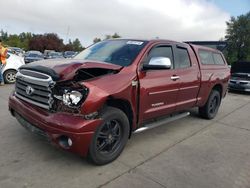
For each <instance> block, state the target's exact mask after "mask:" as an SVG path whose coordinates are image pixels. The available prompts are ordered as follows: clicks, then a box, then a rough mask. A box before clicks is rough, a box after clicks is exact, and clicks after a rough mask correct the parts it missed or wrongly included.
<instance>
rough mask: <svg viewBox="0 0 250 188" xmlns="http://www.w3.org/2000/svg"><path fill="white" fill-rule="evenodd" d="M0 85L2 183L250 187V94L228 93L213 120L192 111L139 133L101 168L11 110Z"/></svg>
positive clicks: (9, 187)
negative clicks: (30, 127)
mask: <svg viewBox="0 0 250 188" xmlns="http://www.w3.org/2000/svg"><path fill="white" fill-rule="evenodd" d="M12 89H13V85H5V86H1V87H0V187H1V188H16V187H17V188H22V187H25V188H26V187H35V188H40V187H41V188H47V187H48V188H50V187H51V188H64V187H66V188H78V187H81V188H88V187H107V188H110V187H114V188H116V187H119V188H127V187H128V188H134V187H143V188H144V187H146V188H147V187H148V188H154V187H156V188H157V187H159V188H160V187H167V188H182V187H183V188H189V187H190V188H224V187H225V188H231V187H232V188H247V187H248V188H249V187H250V95H247V94H243V93H229V94H228V95H227V97H226V98H225V99H224V100H223V102H222V105H221V108H220V110H219V112H218V115H217V117H216V118H215V119H214V120H204V119H201V118H199V116H198V114H197V109H192V110H191V115H190V116H188V117H185V118H183V119H179V120H177V121H175V122H172V123H169V124H166V125H163V126H161V127H158V128H155V129H152V130H148V131H145V132H142V133H139V134H134V135H133V136H132V138H131V139H130V140H129V142H128V143H127V146H126V148H125V150H124V151H123V153H122V154H121V156H120V157H119V158H118V159H117V160H116V161H114V162H113V163H111V164H108V165H105V166H94V165H92V164H89V163H87V161H86V160H85V159H83V158H81V157H79V156H77V155H74V154H72V153H68V152H66V151H63V150H61V149H59V148H56V147H54V146H51V145H50V144H48V143H47V142H44V141H43V140H42V139H40V138H39V137H37V136H35V135H32V134H31V133H29V132H28V131H26V130H25V129H24V128H23V127H21V126H20V125H19V123H18V122H17V121H16V119H15V118H13V117H12V116H11V115H10V113H9V112H8V96H9V93H10V92H11V90H12Z"/></svg>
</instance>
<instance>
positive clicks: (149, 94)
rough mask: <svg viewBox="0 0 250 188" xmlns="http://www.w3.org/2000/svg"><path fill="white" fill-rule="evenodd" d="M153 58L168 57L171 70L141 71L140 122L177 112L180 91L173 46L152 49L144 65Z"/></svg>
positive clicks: (166, 45)
mask: <svg viewBox="0 0 250 188" xmlns="http://www.w3.org/2000/svg"><path fill="white" fill-rule="evenodd" d="M152 57H168V58H169V59H170V60H171V64H172V68H171V69H162V70H145V71H144V70H139V73H138V75H139V82H140V102H139V105H140V108H139V109H140V111H139V122H140V123H142V122H143V121H145V120H149V119H152V118H155V117H159V116H162V115H166V114H169V113H172V112H174V111H175V107H176V104H175V103H176V98H177V96H178V90H179V80H178V79H175V76H176V70H175V60H174V56H173V46H172V45H170V44H161V45H157V46H154V47H153V48H151V49H150V50H149V51H148V53H147V55H146V57H144V60H143V63H148V62H149V60H150V59H151V58H152Z"/></svg>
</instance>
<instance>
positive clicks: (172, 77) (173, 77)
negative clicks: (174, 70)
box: [171, 76, 180, 81]
mask: <svg viewBox="0 0 250 188" xmlns="http://www.w3.org/2000/svg"><path fill="white" fill-rule="evenodd" d="M178 79H180V77H179V76H171V80H174V81H175V80H178Z"/></svg>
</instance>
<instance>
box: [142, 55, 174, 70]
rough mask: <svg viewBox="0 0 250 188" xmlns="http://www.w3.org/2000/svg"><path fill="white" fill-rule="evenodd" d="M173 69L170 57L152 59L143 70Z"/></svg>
mask: <svg viewBox="0 0 250 188" xmlns="http://www.w3.org/2000/svg"><path fill="white" fill-rule="evenodd" d="M150 69H153V70H154V69H156V70H157V69H171V60H170V59H169V58H168V57H152V58H151V59H150V61H149V63H148V64H144V65H143V70H150Z"/></svg>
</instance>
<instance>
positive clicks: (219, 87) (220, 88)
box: [212, 84, 222, 98]
mask: <svg viewBox="0 0 250 188" xmlns="http://www.w3.org/2000/svg"><path fill="white" fill-rule="evenodd" d="M212 90H216V91H219V93H220V98H222V86H221V85H220V84H216V85H215V86H214V87H213V89H212Z"/></svg>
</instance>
